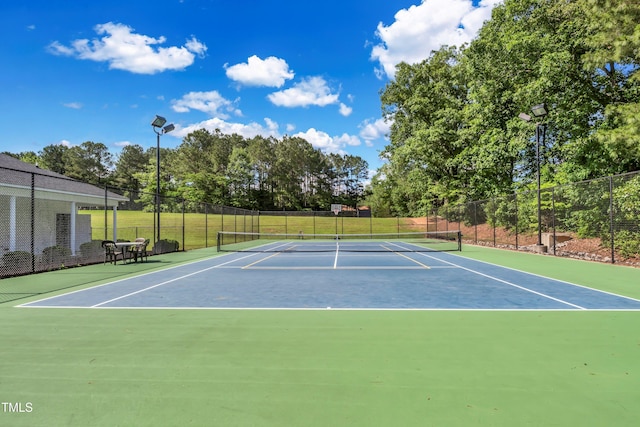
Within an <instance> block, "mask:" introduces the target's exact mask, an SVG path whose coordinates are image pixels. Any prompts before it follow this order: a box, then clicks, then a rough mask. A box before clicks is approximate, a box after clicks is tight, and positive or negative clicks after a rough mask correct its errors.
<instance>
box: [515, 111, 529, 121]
mask: <svg viewBox="0 0 640 427" xmlns="http://www.w3.org/2000/svg"><path fill="white" fill-rule="evenodd" d="M518 117H520V118H521V119H522V120H524V121H525V122H530V121H531V116H530V115H528V114H526V113H520V114H519V115H518Z"/></svg>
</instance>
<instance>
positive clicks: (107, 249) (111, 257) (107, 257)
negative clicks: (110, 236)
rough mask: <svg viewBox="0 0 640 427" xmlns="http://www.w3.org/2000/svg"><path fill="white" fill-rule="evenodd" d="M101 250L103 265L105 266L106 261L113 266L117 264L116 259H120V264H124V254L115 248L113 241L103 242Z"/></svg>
mask: <svg viewBox="0 0 640 427" xmlns="http://www.w3.org/2000/svg"><path fill="white" fill-rule="evenodd" d="M102 248H103V249H104V262H103V264H106V263H107V261H109V262H110V263H111V262H113V263H114V264H115V263H116V262H118V257H120V258H122V262H124V252H123V251H122V250H121V249H119V248H118V247H117V246H116V242H114V241H113V240H103V241H102Z"/></svg>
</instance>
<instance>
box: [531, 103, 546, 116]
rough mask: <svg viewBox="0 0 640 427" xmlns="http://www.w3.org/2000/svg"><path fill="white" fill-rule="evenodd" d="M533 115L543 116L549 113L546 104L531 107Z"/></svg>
mask: <svg viewBox="0 0 640 427" xmlns="http://www.w3.org/2000/svg"><path fill="white" fill-rule="evenodd" d="M531 111H532V112H533V115H534V116H536V117H543V116H546V115H547V109H546V108H544V104H538V105H534V106H533V107H531Z"/></svg>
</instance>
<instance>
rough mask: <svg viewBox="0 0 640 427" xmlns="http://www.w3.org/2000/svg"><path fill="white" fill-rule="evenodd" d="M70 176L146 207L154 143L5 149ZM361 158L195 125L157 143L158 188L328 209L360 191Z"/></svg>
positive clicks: (215, 198)
mask: <svg viewBox="0 0 640 427" xmlns="http://www.w3.org/2000/svg"><path fill="white" fill-rule="evenodd" d="M7 154H9V155H12V156H14V157H16V158H19V159H21V160H23V161H26V162H29V163H33V164H37V165H38V166H39V167H41V168H45V169H48V170H51V171H53V172H57V173H60V174H63V175H66V176H68V177H70V178H73V179H77V180H80V181H83V182H86V183H89V184H94V185H98V186H105V185H106V186H109V187H112V188H119V189H123V190H126V191H127V192H128V193H129V194H137V195H138V196H137V197H138V201H140V202H142V203H143V205H144V206H146V207H147V208H148V209H149V210H152V209H153V205H154V195H155V192H156V186H157V173H158V172H157V167H156V159H157V156H156V147H153V148H149V149H147V150H144V149H143V148H142V147H141V146H140V145H128V146H125V147H123V149H122V151H121V152H120V154H119V155H117V156H114V155H112V154H111V153H110V152H109V150H108V148H107V147H106V145H104V144H103V143H100V142H92V141H86V142H84V143H82V144H80V145H77V146H72V147H67V146H64V145H57V144H52V145H48V146H46V147H44V148H43V149H42V150H41V151H40V152H38V153H34V152H22V153H17V154H11V153H7ZM367 179H368V164H367V162H366V161H365V160H363V159H362V158H360V157H358V156H352V155H340V154H335V153H330V154H325V153H323V152H322V151H320V150H319V149H316V148H314V147H313V146H312V145H311V144H310V143H309V142H308V141H306V140H305V139H303V138H299V137H290V136H284V137H283V138H281V139H276V138H273V137H269V138H264V137H261V136H257V137H254V138H249V139H247V138H244V137H242V136H240V135H237V134H233V135H225V134H222V133H221V132H220V131H219V130H216V131H214V132H209V131H207V130H205V129H200V130H196V131H194V132H192V133H190V134H189V135H187V136H186V137H185V138H184V139H183V141H182V143H181V144H180V145H179V146H178V147H177V148H175V149H171V148H162V147H161V148H160V189H159V193H160V195H161V196H166V197H174V198H178V199H184V200H186V201H191V202H195V203H210V204H213V205H224V206H233V207H241V208H245V209H256V210H305V209H307V210H329V209H330V206H331V204H332V203H340V204H344V205H347V206H352V207H354V208H355V207H357V206H358V204H359V203H361V201H362V200H363V199H364V197H365V182H366V180H367Z"/></svg>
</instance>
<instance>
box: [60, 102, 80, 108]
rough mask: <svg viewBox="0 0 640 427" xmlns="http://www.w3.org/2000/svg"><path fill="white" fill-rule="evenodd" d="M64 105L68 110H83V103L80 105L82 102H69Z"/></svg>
mask: <svg viewBox="0 0 640 427" xmlns="http://www.w3.org/2000/svg"><path fill="white" fill-rule="evenodd" d="M62 105H64V106H65V107H67V108H72V109H74V110H79V109H81V108H82V103H80V102H67V103H65V104H62Z"/></svg>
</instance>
